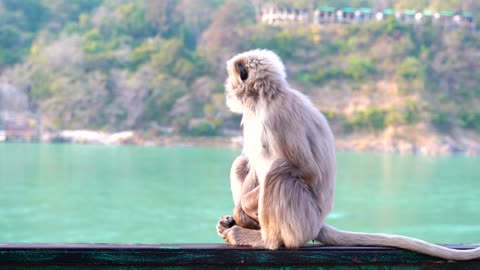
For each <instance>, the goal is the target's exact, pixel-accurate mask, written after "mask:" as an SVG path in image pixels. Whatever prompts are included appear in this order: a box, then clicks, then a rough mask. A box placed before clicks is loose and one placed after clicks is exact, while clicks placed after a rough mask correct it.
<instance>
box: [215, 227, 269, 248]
mask: <svg viewBox="0 0 480 270" xmlns="http://www.w3.org/2000/svg"><path fill="white" fill-rule="evenodd" d="M221 236H222V237H223V239H224V240H225V242H227V243H229V244H230V245H234V246H251V247H265V244H264V241H263V240H262V236H261V233H260V230H252V229H246V228H242V227H240V226H238V225H233V226H232V227H231V228H228V229H225V230H223V232H222V233H221Z"/></svg>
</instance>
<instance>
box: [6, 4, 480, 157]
mask: <svg viewBox="0 0 480 270" xmlns="http://www.w3.org/2000/svg"><path fill="white" fill-rule="evenodd" d="M273 3H274V5H278V6H282V5H283V6H291V7H295V8H309V7H312V6H313V7H315V6H319V5H332V3H335V4H336V5H337V6H338V7H342V6H347V5H351V6H353V7H360V6H369V7H371V8H373V9H380V8H381V9H383V8H394V9H395V10H402V9H407V8H408V9H417V10H427V9H431V10H443V9H447V10H452V11H459V10H463V11H468V12H471V13H473V14H474V16H475V17H478V11H479V10H480V4H474V3H473V1H456V0H452V1H435V0H430V1H427V0H423V1H408V0H405V1H395V4H394V5H392V3H390V1H337V2H335V1H293V2H292V1H273ZM261 4H262V1H250V2H243V4H239V2H236V1H222V0H212V1H205V2H204V1H194V0H179V1H168V0H165V1H160V0H136V1H123V0H103V1H102V0H95V1H92V0H77V1H68V0H56V1H36V0H28V1H27V0H25V1H15V0H0V28H1V29H0V33H1V35H2V38H1V39H0V122H2V121H3V122H7V121H10V120H11V119H31V121H33V122H34V123H35V124H34V125H35V126H36V127H38V128H40V129H41V130H42V131H54V130H65V129H93V130H104V131H112V132H113V131H121V130H135V131H139V132H142V133H146V134H149V135H151V136H157V135H169V134H183V135H189V136H212V135H222V134H232V133H235V130H238V129H239V117H238V116H235V115H232V114H231V113H230V112H229V111H228V110H227V108H226V107H225V105H224V96H223V82H224V80H225V77H226V72H225V70H224V63H225V61H226V60H227V59H228V58H230V57H231V56H233V55H234V54H236V53H238V52H241V51H244V50H248V49H252V48H267V49H271V50H274V51H276V52H277V53H278V54H279V55H280V56H281V57H282V59H283V60H284V62H285V64H286V66H287V73H288V76H289V82H290V83H291V85H292V86H293V87H295V88H297V89H299V90H300V91H302V92H304V93H306V94H307V95H309V96H310V97H311V98H312V100H313V101H314V103H315V104H316V105H317V107H318V108H319V109H320V110H321V111H322V112H324V113H325V114H326V115H327V117H328V118H329V120H330V123H331V124H332V127H333V128H334V131H335V134H336V136H337V139H338V144H339V147H340V148H341V149H347V150H366V151H372V150H374V151H395V152H424V153H451V152H466V153H472V154H475V153H477V154H478V153H480V106H479V105H480V69H479V68H478V66H479V63H480V42H479V41H480V40H479V38H480V37H479V34H478V32H476V31H473V32H472V31H462V30H451V31H448V30H446V29H443V28H439V27H435V26H434V25H432V24H425V25H422V26H421V27H415V26H413V25H408V24H403V23H401V22H399V21H397V20H395V19H392V18H390V19H385V20H382V21H374V20H373V21H368V22H365V23H362V24H336V23H332V24H320V25H310V24H300V23H297V24H295V23H292V24H288V25H280V26H272V25H267V24H262V23H260V22H258V17H259V7H261ZM9 119H10V120H9ZM29 121H30V120H29ZM0 125H1V123H0Z"/></svg>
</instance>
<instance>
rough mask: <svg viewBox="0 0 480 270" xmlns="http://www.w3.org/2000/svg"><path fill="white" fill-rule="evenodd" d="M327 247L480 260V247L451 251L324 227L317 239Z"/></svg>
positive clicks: (412, 240) (397, 237) (400, 238)
mask: <svg viewBox="0 0 480 270" xmlns="http://www.w3.org/2000/svg"><path fill="white" fill-rule="evenodd" d="M315 240H318V241H319V242H321V243H323V244H325V245H334V246H357V245H358V246H384V247H397V248H403V249H408V250H412V251H415V252H419V253H423V254H428V255H431V256H434V257H439V258H443V259H447V260H457V261H461V260H471V259H476V258H480V247H478V248H474V249H468V250H456V249H450V248H446V247H442V246H438V245H434V244H431V243H428V242H425V241H422V240H418V239H415V238H409V237H405V236H400V235H389V234H381V233H359V232H349V231H342V230H339V229H337V228H335V227H332V226H329V225H326V224H325V225H323V227H322V229H321V230H320V233H319V234H318V237H317V239H315Z"/></svg>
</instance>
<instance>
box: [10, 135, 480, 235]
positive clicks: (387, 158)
mask: <svg viewBox="0 0 480 270" xmlns="http://www.w3.org/2000/svg"><path fill="white" fill-rule="evenodd" d="M239 153H240V150H238V149H237V150H236V149H228V148H195V147H137V146H115V147H109V146H100V145H74V144H20V143H19V144H15V143H3V144H0V242H11V243H13V242H23V243H28V242H33V243H36V242H61V243H221V242H223V240H222V239H221V238H220V237H219V236H217V235H216V231H215V225H216V222H217V220H218V218H219V217H220V216H221V215H224V214H228V213H230V212H231V210H232V207H233V202H232V199H231V194H230V187H229V179H228V175H229V170H230V164H231V162H232V161H233V159H234V158H235V157H236V156H237V155H238V154H239ZM337 159H338V175H337V191H336V194H337V195H336V201H335V210H334V211H333V212H332V213H331V215H330V217H329V218H328V220H327V222H328V223H329V224H332V225H334V226H336V227H339V228H342V229H347V230H357V231H366V232H384V233H396V234H402V235H407V236H412V237H418V238H421V239H423V240H427V241H432V242H436V243H480V158H473V157H464V156H449V157H431V156H415V155H394V154H368V153H362V154H359V153H339V154H338V157H337Z"/></svg>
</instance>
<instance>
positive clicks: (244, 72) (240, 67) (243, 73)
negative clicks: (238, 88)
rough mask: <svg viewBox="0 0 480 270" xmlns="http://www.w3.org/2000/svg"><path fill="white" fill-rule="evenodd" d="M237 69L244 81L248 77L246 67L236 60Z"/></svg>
mask: <svg viewBox="0 0 480 270" xmlns="http://www.w3.org/2000/svg"><path fill="white" fill-rule="evenodd" d="M237 70H238V73H239V74H240V79H242V81H245V80H246V79H247V78H248V71H247V69H246V68H245V67H244V66H243V64H242V63H240V62H238V63H237Z"/></svg>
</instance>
